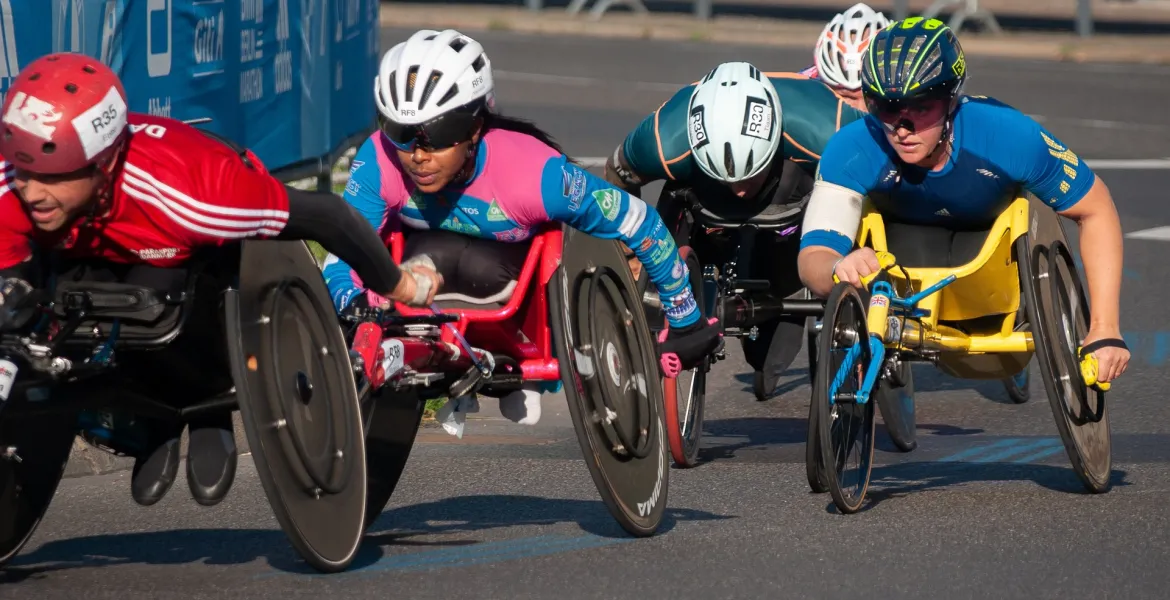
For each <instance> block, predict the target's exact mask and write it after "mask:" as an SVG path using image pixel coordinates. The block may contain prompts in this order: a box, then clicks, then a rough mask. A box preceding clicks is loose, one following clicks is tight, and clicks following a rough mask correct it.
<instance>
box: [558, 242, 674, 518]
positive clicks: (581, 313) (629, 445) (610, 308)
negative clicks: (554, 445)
mask: <svg viewBox="0 0 1170 600" xmlns="http://www.w3.org/2000/svg"><path fill="white" fill-rule="evenodd" d="M565 238H566V241H565V250H566V251H565V252H564V253H563V256H562V263H561V267H560V268H558V270H557V272H556V273H555V274H554V276H553V278H552V280H551V281H550V282H549V304H550V307H549V308H550V310H549V316H550V324H551V325H552V327H551V329H552V332H553V339H554V342H555V344H556V351H557V356H558V362H559V365H560V371H561V378H562V380H563V381H564V383H565V395H566V398H567V400H568V405H569V412H570V414H571V416H572V418H573V427H574V429H575V430H576V433H577V440H578V443H579V444H580V445H581V449H582V452H583V454H584V457H585V463H586V465H587V466H588V468H589V473H590V475H591V476H592V477H593V482H594V484H595V485H596V486H597V490H598V492H599V493H600V495H601V498H602V500H603V501H604V502H605V505H606V508H608V509H609V512H610V514H611V515H612V516H613V517H614V519H615V520H616V521H617V522H618V524H619V525H621V527H622V528H623V529H624V530H626V531H627V532H628V533H630V534H632V535H635V536H639V537H644V536H649V535H653V534H654V532H656V531H657V530H658V527H659V525H660V524H661V522H662V517H663V515H664V514H665V511H666V502H667V494H668V485H669V480H668V475H669V471H670V469H669V468H668V460H669V458H668V455H669V452H670V450H669V447H668V443H667V440H666V437H667V436H666V429H667V427H666V423H665V420H664V418H663V410H662V392H661V390H662V388H661V386H660V385H659V384H658V381H660V377H659V374H658V373H659V371H658V366H657V357H656V353H655V352H654V350H653V349H654V345H653V338H652V337H651V334H650V330H649V327H648V326H647V323H646V320H645V316H644V314H643V312H642V311H641V310H640V304H641V302H640V299H639V298H636V297H635V293H636V292H635V291H634V290H636V289H637V288H636V285H635V284H634V282H633V280H632V279H631V278H630V277H629V274H628V269H623V268H622V267H621V266H619V263H618V261H619V260H621V259H622V255H621V254H620V252H619V251H618V249H617V245H616V244H615V243H613V242H609V241H605V240H600V239H597V238H592V237H589V236H586V235H585V234H580V233H579V232H576V231H574V230H572V229H566V231H565ZM603 244H609V246H607V247H604V248H603V247H601V246H602V245H603ZM623 271H624V272H623ZM623 275H624V276H623Z"/></svg>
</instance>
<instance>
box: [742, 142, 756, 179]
mask: <svg viewBox="0 0 1170 600" xmlns="http://www.w3.org/2000/svg"><path fill="white" fill-rule="evenodd" d="M755 154H756V150H755V148H752V149H751V150H749V151H748V155H747V162H746V163H744V165H743V172H744V173H751V172H752V166H754V165H755V162H756V160H755Z"/></svg>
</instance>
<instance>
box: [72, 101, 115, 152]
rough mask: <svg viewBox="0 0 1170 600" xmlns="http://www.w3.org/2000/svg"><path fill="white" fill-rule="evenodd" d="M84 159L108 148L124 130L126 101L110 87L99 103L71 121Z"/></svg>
mask: <svg viewBox="0 0 1170 600" xmlns="http://www.w3.org/2000/svg"><path fill="white" fill-rule="evenodd" d="M72 124H73V129H74V130H75V131H76V132H77V137H78V138H80V139H81V147H82V148H83V149H84V150H85V158H86V159H90V158H93V157H95V156H97V155H98V154H100V153H101V152H102V151H104V150H106V149H107V148H109V147H110V146H111V145H112V144H113V143H114V140H116V139H118V135H119V134H121V133H122V132H123V131H125V130H126V101H125V100H124V99H123V98H122V95H121V94H119V93H118V88H115V87H111V88H110V91H108V92H106V95H105V97H103V98H102V99H101V101H100V102H98V103H97V104H95V105H93V106H91V107H90V109H89V110H87V111H85V112H83V113H81V114H80V115H78V116H77V117H75V118H74V119H73V121H72Z"/></svg>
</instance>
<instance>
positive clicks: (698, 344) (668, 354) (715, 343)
mask: <svg viewBox="0 0 1170 600" xmlns="http://www.w3.org/2000/svg"><path fill="white" fill-rule="evenodd" d="M718 323H719V319H715V318H712V319H708V320H706V321H704V320H702V319H700V320H699V321H697V322H695V323H694V324H693V325H688V326H686V327H681V328H674V327H668V328H666V329H664V330H663V331H662V333H660V334H658V364H659V366H660V367H661V368H662V374H663V375H664V376H666V377H671V378H674V377H678V375H679V373H682V372H683V371H689V370H691V369H693V368H695V367H697V366H699V365H700V364H701V363H702V361H703V360H705V359H706V358H707V357H708V356H709V355H711V354H714V353H715V352H718V351H719V350H720V349H721V348H722V347H723V331H722V330H721V329H720V328H719V327H717V326H716V325H717V324H718Z"/></svg>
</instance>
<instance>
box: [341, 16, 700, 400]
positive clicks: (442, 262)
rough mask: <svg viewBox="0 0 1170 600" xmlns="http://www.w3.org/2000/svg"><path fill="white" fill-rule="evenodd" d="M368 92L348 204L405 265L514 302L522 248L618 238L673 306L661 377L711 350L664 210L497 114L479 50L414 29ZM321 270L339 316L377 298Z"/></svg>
mask: <svg viewBox="0 0 1170 600" xmlns="http://www.w3.org/2000/svg"><path fill="white" fill-rule="evenodd" d="M374 87H375V91H374V97H375V102H376V103H377V106H378V110H379V112H380V114H381V119H380V122H381V130H380V131H378V132H376V133H374V134H373V135H372V136H371V137H370V138H369V139H368V140H366V142H365V143H364V144H363V145H362V147H361V148H360V149H359V150H358V153H357V155H356V156H355V159H354V161H353V164H352V167H351V170H350V180H349V183H348V185H347V186H346V190H345V199H346V201H348V202H349V203H350V204H351V205H353V206H354V207H355V208H356V209H357V210H358V211H359V212H360V213H361V214H362V215H364V216H365V218H366V219H367V220H368V221H369V222H370V224H371V225H373V226H374V228H375V229H376V230H378V231H379V232H381V233H382V234H383V235H384V236H386V237H388V236H389V234H390V233H391V231H393V230H394V229H395V228H396V227H398V226H402V227H404V237H405V238H406V252H405V256H406V257H414V259H413V260H412V259H409V258H408V260H406V261H405V263H404V266H406V265H410V264H417V263H418V262H429V263H431V264H433V265H434V266H435V267H436V268H437V270H438V272H439V273H440V274H441V275H442V277H443V280H444V282H445V283H444V288H443V292H444V293H446V294H454V295H457V296H464V299H465V300H472V301H481V302H482V301H485V300H488V301H490V300H492V299H493V297H495V298H496V299H502V300H506V299H507V297H508V296H510V295H511V292H512V290H511V289H509V288H508V287H507V286H508V284H509V283H510V282H512V281H514V280H515V279H516V277H517V276H518V275H519V271H520V269H521V268H522V266H523V263H524V258H525V256H526V255H527V244H520V243H518V242H524V241H526V240H528V239H529V238H530V237H531V236H532V235H533V233H534V232H535V231H536V230H537V229H538V228H539V227H541V226H542V225H545V224H547V223H550V222H563V223H566V224H568V225H570V226H572V227H574V228H576V229H579V230H581V231H583V232H585V233H588V234H590V235H593V236H595V237H600V238H605V239H617V240H620V241H622V242H624V243H625V244H626V245H627V246H629V247H631V248H634V250H635V252H636V253H637V255H638V258H639V259H640V260H641V261H642V262H643V263H644V264H645V265H646V270H647V272H648V273H649V276H650V278H651V280H652V281H654V283H655V284H656V285H657V286H658V289H659V291H660V296H661V299H662V302H663V306H666V307H667V309H666V316H667V319H668V320H669V325H670V326H669V328H668V331H667V333H666V336H665V339H664V340H663V343H662V344H661V345H660V347H659V351H660V353H661V355H662V360H663V370H664V371H665V372H666V373H668V374H671V373H672V372H674V371H675V370H676V369H681V370H686V369H690V368H693V367H694V366H695V365H697V364H698V362H699V361H700V360H701V359H702V358H704V357H705V356H706V355H707V354H708V353H710V352H712V351H714V349H715V348H716V347H717V345H718V342H719V335H720V334H719V332H718V329H717V328H715V327H712V324H711V323H708V322H707V321H705V320H702V319H700V313H699V310H698V306H697V304H696V302H695V297H694V294H693V293H692V290H691V288H690V282H689V277H688V274H687V268H686V265H685V263H684V262H683V261H682V260H681V259H680V257H679V254H678V250H677V248H676V246H675V242H674V239H673V238H672V236H671V235H670V234H669V233H668V232H667V231H666V226H665V225H664V224H663V222H662V220H661V219H660V218H659V216H658V213H657V212H655V211H654V210H653V209H650V208H648V207H647V205H646V203H645V202H643V201H642V200H641V199H639V198H637V197H635V196H631V195H629V194H627V193H626V192H624V191H622V190H621V189H618V188H616V187H614V186H613V185H610V184H609V183H607V182H606V181H604V180H603V179H601V178H599V177H596V176H594V175H592V174H590V173H589V172H587V171H585V170H584V169H582V168H580V167H579V166H577V165H575V164H573V163H572V162H571V161H570V160H569V159H568V158H567V157H566V156H565V154H564V153H563V152H562V151H561V150H560V148H559V147H558V146H557V145H556V144H555V143H554V142H553V141H552V140H551V139H550V138H549V137H548V135H547V134H545V133H544V132H542V131H541V130H540V129H538V128H536V127H535V126H533V125H531V124H529V123H526V122H523V121H519V120H516V119H510V118H505V117H503V116H500V115H499V114H497V113H496V112H495V111H494V102H493V98H494V94H493V79H492V70H491V62H490V61H489V60H488V58H487V55H486V54H484V51H483V47H482V46H480V44H479V43H478V42H476V41H475V40H472V39H471V38H468V37H466V36H464V35H462V34H460V33H459V32H457V31H454V30H447V31H443V32H438V31H430V30H423V31H419V32H417V33H415V34H414V35H413V36H411V37H410V39H409V40H407V41H406V42H403V43H401V44H398V45H397V46H395V47H394V48H392V49H391V50H390V51H389V52H387V53H386V55H385V56H384V57H383V58H382V62H381V65H380V67H379V72H378V76H377V78H376V79H375V86H374ZM423 257H425V260H424V259H423ZM324 275H325V279H326V282H327V284H328V287H329V290H330V293H331V295H332V296H333V299H334V303H335V305H336V308H337V309H338V310H342V309H344V308H345V307H346V306H348V305H350V304H351V303H353V302H354V301H361V302H370V301H371V300H373V301H374V302H377V303H379V304H381V303H383V300H382V299H381V298H376V297H373V295H372V294H369V293H361V292H364V290H363V289H362V286H361V284H360V282H359V281H358V280H357V277H356V275H355V274H354V272H353V270H352V269H351V268H350V267H349V265H346V264H345V263H343V262H342V261H340V260H339V259H337V258H336V257H333V256H330V257H328V258H327V259H326V264H325V266H324ZM527 404H528V406H529V408H530V409H531V408H533V405H532V402H531V401H529V402H527ZM538 406H539V405H538V404H537V405H536V407H538Z"/></svg>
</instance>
